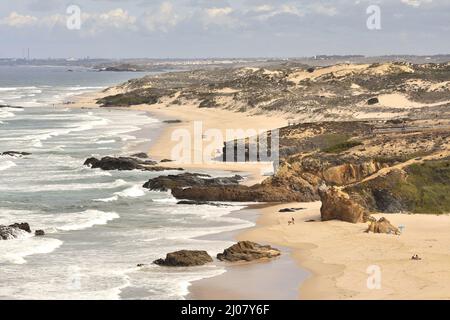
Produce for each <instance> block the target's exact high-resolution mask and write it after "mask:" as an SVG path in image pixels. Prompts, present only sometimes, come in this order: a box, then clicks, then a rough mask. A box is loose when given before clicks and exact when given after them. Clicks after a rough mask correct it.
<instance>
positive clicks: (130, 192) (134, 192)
mask: <svg viewBox="0 0 450 320" xmlns="http://www.w3.org/2000/svg"><path fill="white" fill-rule="evenodd" d="M145 191H146V190H145V189H144V188H142V187H141V186H140V185H134V186H132V187H130V188H127V189H125V190H123V191H119V192H115V193H114V196H112V197H109V198H102V199H95V200H94V201H99V202H112V201H117V200H119V198H120V197H122V198H139V197H142V196H144V195H145Z"/></svg>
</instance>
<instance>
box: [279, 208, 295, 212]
mask: <svg viewBox="0 0 450 320" xmlns="http://www.w3.org/2000/svg"><path fill="white" fill-rule="evenodd" d="M278 212H281V213H284V212H295V209H292V208H284V209H280V210H278Z"/></svg>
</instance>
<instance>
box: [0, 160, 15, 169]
mask: <svg viewBox="0 0 450 320" xmlns="http://www.w3.org/2000/svg"><path fill="white" fill-rule="evenodd" d="M15 166H16V164H15V163H14V162H12V161H9V160H7V161H1V162H0V171H4V170H8V169H9V168H12V167H15Z"/></svg>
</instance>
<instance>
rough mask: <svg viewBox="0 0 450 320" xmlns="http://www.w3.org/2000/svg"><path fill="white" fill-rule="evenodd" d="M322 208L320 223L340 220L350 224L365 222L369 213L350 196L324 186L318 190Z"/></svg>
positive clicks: (334, 188)
mask: <svg viewBox="0 0 450 320" xmlns="http://www.w3.org/2000/svg"><path fill="white" fill-rule="evenodd" d="M319 195H320V199H321V200H322V207H321V208H320V214H321V217H322V221H328V220H341V221H346V222H350V223H360V222H366V221H367V220H368V219H369V216H370V214H369V212H368V211H367V210H366V209H365V208H364V207H363V206H361V205H360V204H358V203H357V202H356V201H354V200H352V199H351V198H350V196H349V195H348V194H347V193H345V192H343V191H341V190H339V189H338V188H336V187H327V186H325V185H323V186H321V187H320V188H319Z"/></svg>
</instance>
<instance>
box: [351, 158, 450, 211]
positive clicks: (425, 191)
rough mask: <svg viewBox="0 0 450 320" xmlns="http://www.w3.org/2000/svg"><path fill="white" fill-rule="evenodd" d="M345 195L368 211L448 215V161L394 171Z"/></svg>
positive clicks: (352, 189) (449, 187)
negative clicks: (350, 196)
mask: <svg viewBox="0 0 450 320" xmlns="http://www.w3.org/2000/svg"><path fill="white" fill-rule="evenodd" d="M346 192H348V193H350V194H351V195H352V197H353V198H355V199H357V201H359V202H361V203H362V204H363V205H365V206H366V207H367V208H368V209H370V210H371V211H379V212H389V213H390V212H412V213H434V214H442V213H450V196H449V195H450V159H448V158H447V159H444V160H433V161H425V162H423V163H418V164H413V165H411V166H408V167H407V168H406V169H404V170H393V171H391V172H390V173H389V174H387V175H385V176H379V177H377V178H375V179H373V180H370V181H367V182H363V183H360V184H358V185H356V186H353V187H349V188H347V189H346Z"/></svg>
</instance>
